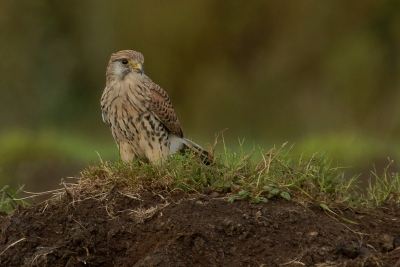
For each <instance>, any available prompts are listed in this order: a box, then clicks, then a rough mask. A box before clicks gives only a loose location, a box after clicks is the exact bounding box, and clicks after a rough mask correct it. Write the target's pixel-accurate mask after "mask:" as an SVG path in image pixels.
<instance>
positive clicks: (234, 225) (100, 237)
mask: <svg viewBox="0 0 400 267" xmlns="http://www.w3.org/2000/svg"><path fill="white" fill-rule="evenodd" d="M335 212H337V213H340V214H341V216H343V217H345V218H347V219H349V220H352V221H355V222H357V224H350V223H348V222H345V221H343V220H342V219H340V218H338V217H334V216H332V214H330V213H329V214H328V213H327V212H326V211H324V209H322V208H321V207H319V206H307V205H301V204H299V203H296V202H287V201H284V200H280V199H271V200H270V201H269V203H267V204H250V203H248V202H246V201H237V202H234V203H228V202H227V201H226V198H224V197H221V195H219V194H218V193H217V192H212V191H210V192H207V194H204V195H199V194H197V195H190V196H187V195H176V194H175V195H158V194H152V193H149V192H142V193H141V194H140V195H136V194H135V195H129V194H122V193H120V192H118V191H117V190H113V191H111V192H108V193H107V194H100V195H97V196H92V197H88V198H86V199H74V197H73V196H72V195H71V194H67V193H65V194H63V195H60V196H59V197H58V198H53V199H50V200H47V201H45V202H43V203H41V204H36V205H33V206H29V207H24V208H19V209H17V210H16V212H15V213H14V214H13V215H12V216H8V215H5V214H3V215H2V216H0V231H1V237H0V266H52V267H54V266H126V267H127V266H319V267H322V266H400V260H399V259H400V249H399V247H400V221H399V220H400V209H399V208H398V207H397V206H386V207H381V208H379V209H377V210H374V211H372V212H368V214H366V213H354V212H352V211H350V210H345V211H338V210H335Z"/></svg>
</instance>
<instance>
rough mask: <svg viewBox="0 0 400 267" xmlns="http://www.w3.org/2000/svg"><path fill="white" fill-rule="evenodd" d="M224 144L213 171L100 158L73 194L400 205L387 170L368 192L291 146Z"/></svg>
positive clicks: (7, 192) (8, 204)
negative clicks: (201, 195) (197, 195)
mask: <svg viewBox="0 0 400 267" xmlns="http://www.w3.org/2000/svg"><path fill="white" fill-rule="evenodd" d="M220 145H221V146H222V148H220V150H221V153H220V154H218V155H216V157H215V162H214V163H213V164H212V165H209V166H206V165H204V164H203V163H202V162H201V161H200V160H199V159H198V158H197V157H196V156H195V155H192V154H190V153H187V154H185V155H173V156H171V157H169V158H168V159H167V160H166V161H165V162H162V163H160V164H158V165H152V164H148V163H144V162H142V161H140V160H136V161H134V162H122V161H116V162H112V161H107V160H105V161H103V160H101V159H100V162H98V163H95V164H93V165H91V166H89V167H87V168H85V169H84V170H83V171H82V172H81V174H80V177H79V182H78V184H76V185H73V186H71V187H70V188H69V190H70V191H71V190H72V191H73V193H74V194H75V197H79V196H77V195H79V194H83V195H92V196H93V195H98V196H99V195H102V194H108V193H109V192H110V191H111V190H113V189H117V190H119V192H123V193H125V194H135V193H139V192H143V191H151V192H152V193H157V194H163V193H165V192H168V194H174V193H178V194H190V193H196V192H198V193H204V192H207V191H208V192H210V191H216V192H219V193H220V194H221V196H222V197H223V198H225V199H226V201H227V202H235V201H249V202H251V203H267V202H268V201H269V200H270V199H271V198H280V199H282V200H285V201H296V202H299V203H303V204H306V203H313V204H315V205H319V206H321V207H322V208H323V209H325V210H327V211H328V212H332V213H334V212H333V210H332V209H333V208H358V207H359V208H373V207H376V206H380V205H382V204H384V203H389V202H390V203H397V204H400V201H399V196H400V177H399V174H398V173H390V172H389V166H388V167H386V168H385V169H384V170H383V173H382V174H378V172H377V171H376V170H373V171H372V172H371V174H372V175H373V178H374V179H373V180H371V181H370V184H369V186H368V188H367V189H366V190H361V189H360V188H359V187H358V184H359V179H358V176H354V177H351V178H350V179H349V178H345V171H346V169H345V168H341V167H338V166H334V165H333V164H332V160H331V159H329V158H328V157H327V156H326V154H324V153H319V152H317V153H314V154H313V155H311V156H304V155H302V154H300V155H297V154H296V153H293V152H292V147H290V146H288V145H287V144H283V145H282V146H280V147H272V148H271V149H269V150H263V149H261V148H256V149H254V150H253V151H251V152H250V153H247V152H246V151H245V150H244V149H243V143H242V142H240V144H239V148H238V149H235V150H232V149H229V148H228V147H227V146H226V145H225V143H224V142H222V143H221V144H220ZM19 191H20V190H13V189H12V188H10V187H8V186H5V187H4V188H3V190H2V191H0V192H1V193H2V200H1V202H0V210H2V211H5V212H8V213H9V212H12V210H13V209H15V206H16V205H18V204H26V203H25V202H23V200H21V199H18V193H19ZM72 191H71V192H72ZM21 201H22V202H21ZM334 214H336V213H334ZM336 215H337V214H336ZM337 216H339V215H337ZM339 217H340V216H339ZM344 219H345V218H344Z"/></svg>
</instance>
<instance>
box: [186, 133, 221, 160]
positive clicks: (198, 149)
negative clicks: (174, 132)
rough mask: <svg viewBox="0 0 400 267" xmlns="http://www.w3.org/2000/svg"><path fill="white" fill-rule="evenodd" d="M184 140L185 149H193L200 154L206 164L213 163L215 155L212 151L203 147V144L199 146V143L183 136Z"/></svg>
mask: <svg viewBox="0 0 400 267" xmlns="http://www.w3.org/2000/svg"><path fill="white" fill-rule="evenodd" d="M182 141H183V144H184V145H185V148H184V150H185V149H190V150H191V151H193V152H194V154H196V155H197V156H199V157H200V158H201V160H202V161H203V162H204V164H206V165H210V164H211V163H213V161H214V157H213V155H212V154H211V153H210V152H208V151H206V150H204V148H202V147H201V146H199V145H198V144H196V143H195V142H193V141H191V140H189V139H186V138H182Z"/></svg>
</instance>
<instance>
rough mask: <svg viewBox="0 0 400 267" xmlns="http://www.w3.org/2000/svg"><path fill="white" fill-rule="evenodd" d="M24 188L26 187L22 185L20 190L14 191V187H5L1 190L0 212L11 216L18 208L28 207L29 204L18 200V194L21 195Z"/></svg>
mask: <svg viewBox="0 0 400 267" xmlns="http://www.w3.org/2000/svg"><path fill="white" fill-rule="evenodd" d="M23 188H24V185H22V186H21V187H20V188H19V189H18V190H14V189H13V188H12V187H10V186H8V185H5V186H4V187H3V188H2V189H1V190H0V194H1V199H0V211H2V212H5V213H7V214H11V213H12V212H13V211H14V210H15V209H16V208H17V206H19V205H22V206H25V205H28V203H27V202H25V201H24V200H21V199H19V198H18V194H20V192H21V191H22V189H23Z"/></svg>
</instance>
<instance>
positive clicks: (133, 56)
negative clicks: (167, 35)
mask: <svg viewBox="0 0 400 267" xmlns="http://www.w3.org/2000/svg"><path fill="white" fill-rule="evenodd" d="M143 64H144V57H143V55H142V54H141V53H139V52H136V51H133V50H122V51H119V52H117V53H114V54H112V55H111V58H110V61H109V62H108V67H107V77H110V76H117V77H119V78H120V79H124V78H125V77H126V76H127V75H129V74H133V75H140V76H141V75H143V74H144V66H143Z"/></svg>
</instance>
